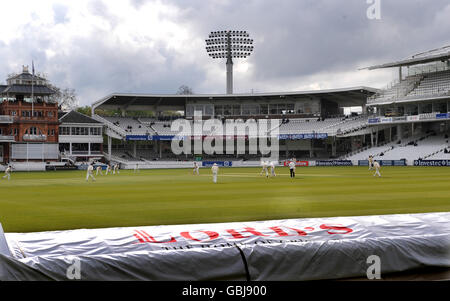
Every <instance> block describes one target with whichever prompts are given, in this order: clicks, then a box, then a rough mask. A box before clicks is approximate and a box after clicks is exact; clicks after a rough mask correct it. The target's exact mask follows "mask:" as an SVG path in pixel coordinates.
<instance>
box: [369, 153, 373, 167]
mask: <svg viewBox="0 0 450 301" xmlns="http://www.w3.org/2000/svg"><path fill="white" fill-rule="evenodd" d="M371 169H373V156H372V155H370V156H369V170H371Z"/></svg>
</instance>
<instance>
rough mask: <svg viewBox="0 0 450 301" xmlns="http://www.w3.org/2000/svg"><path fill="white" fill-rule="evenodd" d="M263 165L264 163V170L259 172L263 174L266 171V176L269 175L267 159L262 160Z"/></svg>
mask: <svg viewBox="0 0 450 301" xmlns="http://www.w3.org/2000/svg"><path fill="white" fill-rule="evenodd" d="M261 165H262V170H261V172H260V173H259V175H262V174H263V173H266V177H269V171H268V170H267V165H268V164H267V162H266V161H262V163H261Z"/></svg>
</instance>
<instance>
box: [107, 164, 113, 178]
mask: <svg viewBox="0 0 450 301" xmlns="http://www.w3.org/2000/svg"><path fill="white" fill-rule="evenodd" d="M110 172H112V171H111V164H108V165H107V166H106V173H105V174H106V175H108V173H110Z"/></svg>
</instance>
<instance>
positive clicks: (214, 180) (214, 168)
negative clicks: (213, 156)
mask: <svg viewBox="0 0 450 301" xmlns="http://www.w3.org/2000/svg"><path fill="white" fill-rule="evenodd" d="M211 171H212V174H213V182H214V183H217V174H218V173H219V166H217V163H214V164H213V166H212V167H211Z"/></svg>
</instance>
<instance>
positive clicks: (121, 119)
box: [92, 87, 377, 164]
mask: <svg viewBox="0 0 450 301" xmlns="http://www.w3.org/2000/svg"><path fill="white" fill-rule="evenodd" d="M376 91H377V90H376V89H372V88H367V87H356V88H348V89H334V90H318V91H303V92H288V93H257V94H256V93H255V94H253V93H252V94H233V95H229V94H226V95H220V94H219V95H152V94H143V95H141V94H111V95H108V96H106V97H104V98H103V99H101V100H99V101H97V102H95V103H94V104H93V105H92V117H93V118H94V119H95V120H97V121H100V122H102V123H103V124H104V125H105V128H106V129H105V134H106V136H107V137H108V138H107V141H108V145H107V146H105V147H104V149H105V150H107V151H105V156H106V158H108V159H109V160H121V161H120V162H124V163H127V162H128V163H130V164H132V163H134V162H139V161H142V160H161V159H169V160H177V159H179V160H187V159H192V158H193V157H195V156H194V154H191V155H184V156H179V157H177V156H173V154H172V153H171V151H170V143H171V142H170V141H171V140H172V139H173V137H174V136H176V135H182V136H185V137H188V138H189V137H193V136H197V135H196V134H195V133H194V132H190V133H189V132H183V133H179V131H178V129H171V124H172V121H173V120H174V119H176V118H184V119H186V121H188V122H190V124H191V127H192V128H193V126H192V125H193V123H192V122H193V119H194V117H195V116H194V115H195V114H196V113H200V114H201V115H202V122H203V123H202V126H203V125H205V123H206V122H207V120H210V119H212V118H214V119H218V120H220V121H221V122H222V125H223V126H226V125H227V123H229V122H241V123H245V122H248V121H251V120H254V121H258V120H261V119H264V120H273V122H274V123H273V125H272V126H271V127H270V131H269V132H270V133H275V132H277V133H278V134H279V135H280V140H284V142H285V143H281V145H280V150H281V151H282V153H283V156H285V157H286V158H287V157H288V156H289V155H295V154H300V155H301V156H302V155H304V156H305V157H307V158H309V159H311V158H313V157H314V154H321V155H320V156H321V157H331V156H336V154H337V153H346V152H347V151H348V149H347V147H348V145H352V144H354V143H353V142H352V140H353V139H354V137H355V136H356V133H357V132H358V131H362V133H363V132H364V130H365V128H366V127H367V118H368V116H367V115H365V114H362V115H358V116H345V115H344V114H343V112H344V108H345V107H355V106H360V107H365V105H366V101H367V97H368V96H371V95H373V94H374V93H375V92H376ZM96 110H99V111H100V110H101V112H104V111H107V110H115V112H117V110H119V111H120V112H121V114H119V115H120V116H118V115H117V114H116V115H114V116H100V115H99V114H96ZM128 111H134V112H136V111H151V112H152V113H153V115H154V116H155V117H152V118H150V117H145V116H143V117H130V116H128V115H127V112H128ZM167 111H171V112H175V111H178V112H182V115H181V116H178V117H168V116H167V115H165V114H164V112H167ZM277 124H279V126H277ZM210 134H211V132H210V131H204V132H203V133H202V135H203V136H207V135H210ZM245 135H247V136H248V135H249V133H248V129H247V132H246V133H245ZM337 136H340V137H341V139H344V140H348V143H345V144H340V145H339V146H338V145H337V144H336V143H335V140H336V137H337ZM247 138H248V137H247ZM188 140H189V139H188ZM190 140H192V139H190ZM296 140H301V141H297V142H295V141H296ZM316 140H320V142H317V143H313V141H316ZM186 141H187V140H186ZM246 143H248V142H246ZM195 155H197V156H201V157H204V158H208V157H210V158H211V156H208V155H207V154H205V153H203V154H195ZM218 157H221V158H224V157H225V158H230V159H231V158H233V159H234V160H248V159H249V158H252V157H254V158H258V156H252V155H250V154H246V155H238V154H237V152H235V153H234V154H231V155H230V154H227V155H224V154H217V157H216V158H218Z"/></svg>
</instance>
